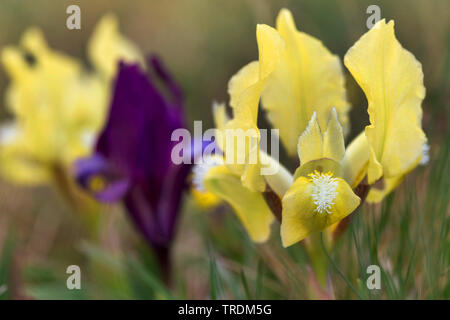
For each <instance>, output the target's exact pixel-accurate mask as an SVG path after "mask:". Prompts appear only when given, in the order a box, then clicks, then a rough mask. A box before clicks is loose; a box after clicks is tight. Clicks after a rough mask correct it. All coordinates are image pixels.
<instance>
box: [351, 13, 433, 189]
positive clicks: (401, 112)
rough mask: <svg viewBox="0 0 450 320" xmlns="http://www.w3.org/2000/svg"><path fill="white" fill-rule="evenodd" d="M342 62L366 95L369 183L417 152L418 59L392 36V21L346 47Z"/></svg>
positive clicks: (400, 169) (420, 140)
mask: <svg viewBox="0 0 450 320" xmlns="http://www.w3.org/2000/svg"><path fill="white" fill-rule="evenodd" d="M344 63H345V65H346V66H347V68H348V69H349V70H350V72H351V73H352V75H353V77H354V78H355V80H356V81H357V82H358V84H359V85H360V86H361V88H362V89H363V91H364V93H365V94H366V97H367V100H368V103H369V106H368V113H369V116H370V125H369V126H367V127H366V130H365V132H366V136H367V140H368V143H369V149H370V158H369V164H368V173H367V175H368V182H369V184H373V183H374V182H375V181H377V180H378V179H380V178H381V177H382V176H383V175H384V176H385V177H387V178H390V177H395V176H398V175H401V174H404V173H405V172H406V171H407V169H408V168H410V167H411V165H412V164H413V163H414V162H415V161H416V159H417V158H418V157H419V155H420V154H421V152H422V146H423V144H424V143H425V141H426V137H425V134H424V132H423V131H422V127H421V121H422V107H421V104H422V100H423V99H424V97H425V87H424V86H423V73H422V66H421V64H420V63H419V62H418V61H417V60H416V59H415V58H414V56H413V55H412V54H411V53H410V52H409V51H407V50H405V49H404V48H403V47H402V46H401V45H400V43H399V42H398V41H397V39H396V38H395V34H394V22H393V21H390V22H389V23H387V24H386V22H385V20H384V19H383V20H381V21H379V22H378V23H377V24H376V25H375V26H374V27H373V28H372V29H371V30H369V31H368V32H367V33H366V34H365V35H363V36H362V37H361V38H360V39H359V40H358V41H357V42H356V43H355V44H354V45H353V47H351V48H350V49H349V51H348V52H347V54H346V55H345V58H344Z"/></svg>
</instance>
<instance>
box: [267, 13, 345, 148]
mask: <svg viewBox="0 0 450 320" xmlns="http://www.w3.org/2000/svg"><path fill="white" fill-rule="evenodd" d="M277 30H278V32H279V33H280V35H281V37H282V38H283V40H284V41H285V43H286V50H285V51H284V54H283V55H282V57H281V59H280V62H279V64H278V65H277V67H276V68H275V70H274V71H273V73H272V74H271V76H270V77H269V79H268V81H267V84H266V86H265V88H264V90H263V93H262V105H263V107H264V108H265V109H266V110H267V111H268V118H269V120H270V122H271V123H272V125H273V127H275V128H278V129H279V130H280V138H281V141H282V142H283V144H284V146H285V147H286V149H287V151H288V153H289V154H291V155H293V154H295V151H296V146H297V141H298V137H299V136H300V134H301V133H302V132H303V131H304V130H305V129H306V127H307V125H308V121H309V119H311V116H312V114H313V112H314V111H316V112H317V119H318V122H319V124H320V127H321V128H325V127H326V125H327V121H328V117H329V114H330V111H331V109H332V108H333V107H335V108H336V110H337V113H338V117H339V121H340V123H341V124H342V126H343V127H344V132H347V131H348V117H347V112H348V110H349V108H350V106H349V104H348V102H347V100H346V92H345V85H344V75H343V72H342V66H341V63H340V61H339V58H338V57H337V56H336V55H333V54H332V53H330V51H329V50H328V49H327V48H326V47H325V46H324V45H323V44H322V42H320V41H319V40H317V39H316V38H314V37H312V36H309V35H307V34H305V33H303V32H299V31H298V30H297V29H296V26H295V22H294V19H293V17H292V14H291V12H290V11H289V10H286V9H283V10H281V11H280V13H279V15H278V18H277Z"/></svg>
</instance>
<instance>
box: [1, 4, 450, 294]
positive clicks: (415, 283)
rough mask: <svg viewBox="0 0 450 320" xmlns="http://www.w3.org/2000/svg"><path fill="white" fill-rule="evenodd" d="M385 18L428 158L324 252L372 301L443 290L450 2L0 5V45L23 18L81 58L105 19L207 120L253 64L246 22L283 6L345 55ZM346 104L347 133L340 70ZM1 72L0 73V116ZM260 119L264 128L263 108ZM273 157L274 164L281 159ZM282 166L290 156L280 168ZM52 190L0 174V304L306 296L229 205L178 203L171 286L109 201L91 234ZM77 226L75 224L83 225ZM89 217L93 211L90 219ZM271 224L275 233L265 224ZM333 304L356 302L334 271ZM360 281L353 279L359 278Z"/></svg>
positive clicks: (300, 261)
mask: <svg viewBox="0 0 450 320" xmlns="http://www.w3.org/2000/svg"><path fill="white" fill-rule="evenodd" d="M71 4H77V5H79V6H80V8H81V17H82V18H81V21H82V22H81V24H82V29H81V30H68V29H67V28H66V18H67V14H66V8H67V6H69V5H71ZM371 4H377V5H379V6H380V8H381V16H382V17H383V18H387V19H388V20H390V19H394V20H395V29H396V35H397V38H398V39H399V41H400V42H401V43H402V45H403V46H404V47H405V48H406V49H408V50H409V51H411V52H412V53H413V54H414V55H415V56H416V58H417V59H418V60H419V61H420V62H421V63H422V66H423V71H424V77H425V78H424V81H425V87H426V89H427V95H426V98H425V100H424V103H423V110H424V117H423V127H424V131H425V132H426V133H427V136H428V137H429V142H430V145H431V150H430V156H431V161H430V162H429V164H428V166H426V167H421V168H418V169H417V170H415V171H414V172H413V173H412V174H411V175H410V176H409V177H408V179H407V180H406V181H405V182H404V183H403V184H402V185H401V186H400V187H399V188H398V190H397V191H396V192H395V194H393V195H391V196H390V197H389V198H388V199H387V200H386V201H385V202H384V203H383V204H381V205H367V204H366V205H365V206H364V207H363V208H362V210H361V211H360V212H359V213H358V215H357V217H356V218H355V219H354V221H353V223H352V226H351V228H350V229H349V230H348V232H347V233H346V234H345V236H344V239H343V240H342V241H341V243H340V245H339V247H338V248H337V249H336V250H335V252H334V253H333V258H334V259H335V261H336V263H337V264H338V265H339V266H340V267H341V269H342V270H343V272H344V274H345V275H346V276H347V277H348V279H350V280H351V281H352V282H353V283H355V284H357V285H358V286H359V288H360V290H361V292H363V294H364V295H365V297H370V298H411V299H416V298H420V299H424V298H441V299H442V298H450V283H449V275H450V270H449V268H450V263H449V262H450V240H449V225H450V222H449V219H450V218H449V215H450V213H449V210H448V198H449V194H448V193H449V191H448V190H449V187H450V176H449V174H450V172H449V168H448V150H449V143H450V142H449V139H450V136H449V134H448V111H449V108H450V104H449V98H450V22H449V21H450V2H448V1H443V0H429V1H425V0H423V1H419V0H401V1H399V0H397V1H374V0H371V1H361V0H345V1H337V0H329V1H327V0H315V1H300V0H295V1H294V0H292V1H269V0H239V1H238V0H232V1H206V0H172V1H156V0H155V1H149V0H133V1H121V0H97V1H89V0H73V1H68V0H64V1H62V0H60V1H53V0H39V1H27V0H2V1H1V2H0V48H1V47H3V46H4V45H6V44H17V43H18V42H19V39H20V36H21V34H22V33H23V32H24V31H25V30H26V29H27V28H28V27H30V26H38V27H40V28H41V29H42V30H43V31H44V34H45V36H46V38H47V41H48V43H49V45H50V46H51V47H52V48H55V49H58V50H60V51H63V52H65V53H67V54H69V55H72V56H76V57H79V58H81V59H83V60H84V61H85V62H86V63H88V62H87V59H86V44H87V41H88V39H89V37H90V35H91V32H92V30H93V28H94V25H95V24H96V22H97V21H98V20H99V19H100V17H101V16H102V15H103V14H105V13H107V12H113V13H115V14H116V15H117V16H118V18H119V21H120V29H121V32H122V33H123V34H124V35H125V36H127V37H128V38H130V39H131V40H132V41H134V42H135V43H136V44H137V45H138V46H139V47H140V48H141V50H142V52H145V53H156V54H158V55H160V56H161V57H163V59H164V61H165V62H166V64H167V65H168V67H169V68H170V70H171V71H172V73H173V74H174V76H175V77H176V79H177V80H178V82H179V83H180V84H181V86H182V88H183V91H184V94H185V97H186V107H187V115H188V119H189V123H190V124H192V123H193V121H194V120H203V125H204V128H207V127H211V126H212V115H211V103H212V101H213V100H218V101H228V97H227V92H226V91H227V90H226V89H227V82H228V79H229V78H230V77H231V76H232V75H233V74H234V73H235V72H236V71H237V70H238V69H239V68H241V67H242V66H243V65H244V64H246V63H248V62H249V61H252V60H254V59H256V58H257V47H256V39H255V28H256V24H257V23H266V24H269V25H274V23H275V17H276V15H277V13H278V11H279V9H280V8H282V7H287V8H289V9H290V10H291V11H292V12H293V15H294V18H295V20H296V23H297V27H298V28H299V29H300V30H302V31H304V32H306V33H308V34H311V35H313V36H315V37H317V38H319V39H320V40H322V41H323V43H324V44H325V46H326V47H328V48H329V49H330V51H331V52H333V53H335V54H337V55H339V57H341V58H342V57H343V56H344V54H345V52H346V51H347V50H348V49H349V48H350V46H352V45H353V43H354V42H355V41H356V40H357V39H358V38H359V37H360V36H361V35H362V34H363V33H365V32H366V31H367V27H366V19H367V18H368V16H369V15H368V14H366V8H367V7H368V6H369V5H371ZM345 72H346V76H347V88H348V94H349V100H350V102H351V104H352V106H353V108H352V110H351V112H350V116H351V126H352V130H351V133H350V135H349V137H348V138H349V139H351V138H352V137H354V136H355V135H356V134H358V133H359V132H360V131H361V130H362V129H363V128H364V126H365V125H366V124H367V123H368V116H367V113H366V107H367V102H366V100H365V97H364V95H363V93H362V91H361V89H360V88H359V87H358V86H357V84H356V83H355V81H354V80H353V79H352V78H351V76H350V74H349V73H348V71H347V70H346V71H345ZM7 83H8V78H7V76H6V74H5V71H4V69H2V68H0V120H1V121H3V120H7V119H8V118H10V117H11V115H10V114H8V112H7V110H6V108H5V106H4V93H5V87H6V85H7ZM259 119H260V120H259V121H260V127H267V126H268V124H267V122H266V121H265V119H264V115H263V114H262V115H261V116H260V117H259ZM282 160H283V159H282ZM284 160H285V161H286V162H285V163H287V164H288V166H290V168H291V169H293V168H294V167H293V165H294V164H293V163H292V164H290V163H289V162H287V161H288V160H287V159H284ZM83 219H84V218H80V217H78V216H74V214H73V212H72V211H71V210H70V208H68V207H67V206H66V205H65V202H64V201H63V200H62V199H61V198H60V197H58V195H57V194H56V193H55V192H54V190H52V189H51V188H49V187H33V188H30V187H23V186H18V185H12V184H10V183H8V182H7V181H4V180H2V179H1V178H0V250H2V251H1V255H0V285H2V283H6V282H8V283H9V284H10V285H9V290H8V292H7V294H4V295H3V297H2V296H0V298H166V297H173V296H174V297H177V298H194V299H204V298H210V297H212V296H217V297H227V298H249V297H250V298H305V297H306V296H307V294H306V289H305V286H306V283H307V281H308V279H307V270H306V263H305V261H306V255H305V253H304V252H303V250H302V248H301V247H296V248H292V249H289V250H284V249H282V248H281V247H280V244H279V239H278V236H277V232H274V233H273V236H272V239H271V240H270V241H269V242H268V243H267V244H264V245H261V246H255V245H254V244H252V243H250V242H249V240H248V239H247V236H246V234H245V232H244V231H243V230H242V227H241V226H240V224H239V222H238V221H237V219H236V218H235V216H234V215H233V214H232V213H231V210H230V209H229V208H228V207H227V206H220V207H218V208H216V209H214V210H213V212H210V211H207V210H204V209H201V208H199V207H198V206H196V205H195V203H193V201H192V200H190V199H189V198H187V199H186V201H185V205H184V208H183V213H182V221H181V223H180V225H179V233H178V236H177V239H176V243H175V252H174V261H175V272H174V274H175V281H174V284H173V288H172V290H171V291H170V292H169V291H167V290H166V289H164V288H162V287H161V284H160V283H158V279H157V277H156V276H155V275H154V273H153V271H152V270H153V269H152V268H153V267H152V259H151V253H150V252H149V250H148V249H147V247H146V245H145V243H144V242H143V241H142V240H141V238H140V236H139V235H138V234H136V232H135V231H134V229H133V226H132V225H131V224H130V223H129V221H128V219H127V217H126V215H125V214H124V213H123V211H122V209H121V207H120V206H105V207H104V209H103V210H102V216H101V217H96V218H95V219H94V220H95V222H92V221H91V222H87V224H89V223H94V224H100V232H98V234H96V236H95V237H93V236H92V235H91V234H90V231H89V228H86V221H83ZM84 220H85V219H84ZM91 220H92V219H91ZM275 228H276V227H275ZM71 264H76V265H80V266H81V268H82V272H83V290H80V291H76V290H75V291H69V290H67V289H66V287H65V279H66V273H65V271H66V268H67V266H68V265H71ZM370 264H379V265H381V267H382V270H383V285H382V290H381V291H376V292H369V291H367V290H365V289H364V283H365V280H364V279H365V278H364V277H365V276H366V274H365V268H366V266H367V265H370ZM331 275H332V276H333V279H335V281H334V283H333V285H334V287H335V292H336V297H337V298H355V296H354V295H353V294H352V293H351V291H350V290H349V288H348V286H347V285H346V283H345V282H344V281H343V280H342V279H340V278H339V277H338V276H337V274H336V273H333V272H332V274H331ZM358 279H359V280H358Z"/></svg>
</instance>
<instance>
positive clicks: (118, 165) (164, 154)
mask: <svg viewBox="0 0 450 320" xmlns="http://www.w3.org/2000/svg"><path fill="white" fill-rule="evenodd" d="M149 69H151V70H150V71H153V73H154V75H156V77H155V76H153V77H150V74H149V73H150V71H149V72H144V71H143V70H142V69H141V67H140V66H139V65H137V64H126V63H123V62H121V63H120V66H119V72H118V75H117V79H116V82H115V87H114V94H113V99H112V104H111V108H110V112H109V117H108V119H107V122H106V125H105V128H104V129H103V131H102V133H101V134H100V136H99V138H98V141H97V144H96V147H95V152H94V154H93V155H92V156H91V157H89V158H83V159H80V160H78V161H77V162H76V163H75V174H76V177H77V180H78V182H79V184H80V185H81V186H82V187H84V188H86V189H88V190H89V191H90V192H92V193H93V194H94V196H95V197H96V198H97V199H98V200H99V201H102V202H117V201H123V203H124V205H125V207H126V209H127V210H128V212H129V214H130V216H131V218H132V220H133V222H134V224H135V225H136V227H137V228H138V230H139V231H140V232H141V233H142V235H143V236H144V237H145V239H146V240H147V241H148V243H149V244H150V245H151V246H152V247H153V249H154V250H155V253H156V256H157V257H158V260H159V262H160V263H161V266H162V268H163V270H164V269H167V268H169V265H168V263H169V261H168V259H169V249H170V244H171V242H172V240H173V237H174V233H175V232H174V231H175V228H176V222H177V217H178V214H179V209H180V204H181V198H182V195H183V192H184V191H185V190H186V188H187V182H186V180H187V176H188V174H189V171H190V168H191V165H190V164H179V165H177V164H174V163H173V162H172V160H171V152H172V148H173V146H174V145H175V144H176V143H177V142H173V141H171V135H172V132H173V131H174V130H175V129H178V128H184V122H183V101H182V100H183V99H182V94H181V90H180V89H179V87H178V86H177V85H176V83H175V82H174V81H173V80H172V78H171V77H170V75H169V73H168V72H167V71H166V70H165V68H164V66H163V65H162V64H161V62H160V61H159V60H158V59H156V58H155V57H152V58H151V59H149ZM158 79H159V80H160V82H161V84H162V86H158V87H157V86H156V85H155V80H158ZM192 157H193V156H192Z"/></svg>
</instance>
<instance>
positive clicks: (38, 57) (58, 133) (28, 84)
mask: <svg viewBox="0 0 450 320" xmlns="http://www.w3.org/2000/svg"><path fill="white" fill-rule="evenodd" d="M89 57H90V58H91V62H92V63H93V65H94V67H95V71H93V72H88V71H87V70H86V69H85V68H84V67H83V65H82V63H81V62H80V61H79V60H77V59H75V58H72V57H69V56H67V55H64V54H62V53H60V52H58V51H55V50H52V49H51V48H49V47H48V45H47V43H46V41H45V39H44V36H43V34H42V32H41V31H40V30H38V29H36V28H31V29H29V30H27V31H26V32H25V34H24V35H23V37H22V40H21V42H20V46H18V47H15V46H7V47H5V48H4V49H3V50H2V52H1V62H2V64H3V66H4V67H5V69H6V71H7V74H8V75H9V77H10V79H11V83H10V85H9V87H8V89H7V93H6V99H5V103H6V106H7V108H8V110H9V111H10V113H11V114H12V115H13V118H12V120H11V121H10V122H8V123H5V124H3V125H2V126H1V128H0V173H1V174H2V175H3V176H4V177H5V178H7V179H9V180H11V181H13V182H16V183H24V184H37V183H47V182H50V181H52V179H53V178H54V174H55V170H56V169H57V170H61V169H62V170H67V169H68V167H69V166H70V165H71V163H72V161H73V160H74V159H76V158H78V157H81V156H85V155H87V154H88V153H89V152H90V149H91V146H92V144H93V142H94V140H95V137H96V134H97V132H98V131H99V130H100V129H101V127H102V125H103V121H104V117H105V113H106V111H107V110H106V109H107V105H108V101H109V94H110V93H109V91H110V83H111V80H112V77H113V76H114V73H115V68H116V64H117V62H118V60H119V59H122V58H126V59H129V60H130V59H131V60H135V61H142V58H141V56H140V54H139V52H138V51H137V50H136V49H135V47H134V46H133V45H132V44H130V43H129V42H128V41H127V40H126V39H124V38H123V37H122V36H121V35H120V34H119V32H118V28H117V21H116V19H115V17H114V16H112V15H107V16H105V17H104V18H102V19H101V21H100V22H99V24H98V25H97V27H96V29H95V31H94V33H93V37H92V39H91V40H90V43H89ZM102 57H103V58H102Z"/></svg>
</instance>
